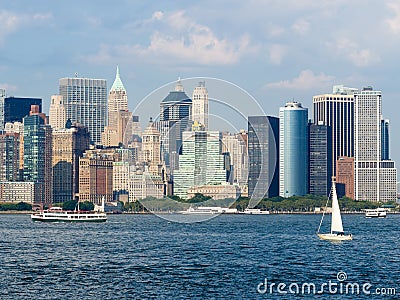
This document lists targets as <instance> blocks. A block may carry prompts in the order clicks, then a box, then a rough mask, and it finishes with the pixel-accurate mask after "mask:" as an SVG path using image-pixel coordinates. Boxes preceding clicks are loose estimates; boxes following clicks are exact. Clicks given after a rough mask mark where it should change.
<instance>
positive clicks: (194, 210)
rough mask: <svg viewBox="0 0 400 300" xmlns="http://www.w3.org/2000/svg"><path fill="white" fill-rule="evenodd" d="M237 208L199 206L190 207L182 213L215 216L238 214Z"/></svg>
mask: <svg viewBox="0 0 400 300" xmlns="http://www.w3.org/2000/svg"><path fill="white" fill-rule="evenodd" d="M237 212H238V211H237V209H236V208H226V207H220V206H199V207H189V208H188V209H187V210H183V211H180V213H181V214H184V215H214V214H236V213H237Z"/></svg>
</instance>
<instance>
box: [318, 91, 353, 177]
mask: <svg viewBox="0 0 400 300" xmlns="http://www.w3.org/2000/svg"><path fill="white" fill-rule="evenodd" d="M356 91H358V90H357V89H355V88H346V87H344V86H342V85H336V86H334V87H333V92H332V94H322V95H317V96H314V97H313V115H314V124H316V125H325V126H329V127H330V128H331V132H332V134H331V139H332V141H331V143H330V145H331V147H332V151H331V152H332V156H331V169H332V174H333V175H335V174H336V160H337V159H338V157H339V156H347V157H352V156H354V93H355V92H356Z"/></svg>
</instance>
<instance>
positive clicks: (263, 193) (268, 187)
mask: <svg viewBox="0 0 400 300" xmlns="http://www.w3.org/2000/svg"><path fill="white" fill-rule="evenodd" d="M247 139H248V141H247V143H248V159H249V162H248V164H249V167H248V168H249V172H248V195H249V197H252V198H257V199H261V198H263V197H267V198H270V197H275V196H278V195H279V119H278V118H276V117H272V116H249V117H248V137H247Z"/></svg>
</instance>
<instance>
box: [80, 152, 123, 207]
mask: <svg viewBox="0 0 400 300" xmlns="http://www.w3.org/2000/svg"><path fill="white" fill-rule="evenodd" d="M115 160H116V153H115V150H113V149H112V150H108V149H91V150H87V151H86V152H85V153H84V154H83V157H81V158H80V159H79V201H89V202H92V203H94V204H96V205H100V204H101V202H102V199H103V198H104V200H105V202H111V201H112V200H113V163H114V161H115Z"/></svg>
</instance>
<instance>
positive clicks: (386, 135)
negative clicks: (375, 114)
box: [381, 120, 390, 160]
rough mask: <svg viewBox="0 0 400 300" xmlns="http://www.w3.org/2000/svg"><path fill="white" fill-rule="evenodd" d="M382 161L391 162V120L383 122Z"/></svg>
mask: <svg viewBox="0 0 400 300" xmlns="http://www.w3.org/2000/svg"><path fill="white" fill-rule="evenodd" d="M381 144H382V145H381V149H382V150H381V151H382V160H389V159H390V156H389V120H381Z"/></svg>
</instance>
